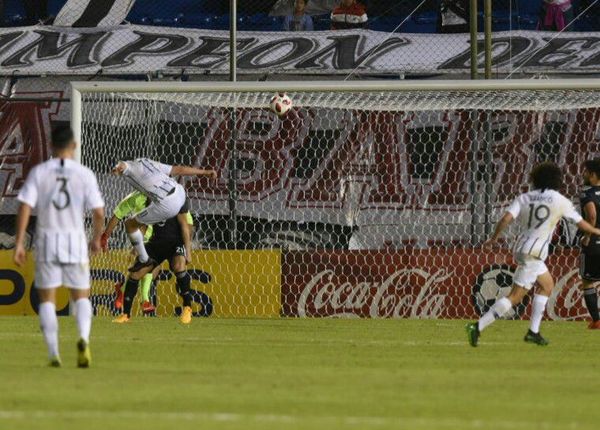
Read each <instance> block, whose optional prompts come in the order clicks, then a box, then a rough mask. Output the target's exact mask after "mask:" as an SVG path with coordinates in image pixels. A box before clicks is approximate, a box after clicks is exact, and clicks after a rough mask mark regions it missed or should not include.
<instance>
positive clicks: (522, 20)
mask: <svg viewBox="0 0 600 430" xmlns="http://www.w3.org/2000/svg"><path fill="white" fill-rule="evenodd" d="M481 1H482V0H480V2H481ZM541 1H542V0H499V1H495V2H494V14H493V26H494V31H505V30H510V29H512V30H535V29H536V25H537V20H538V12H539V8H540V3H541ZM65 2H66V0H49V5H48V12H49V14H50V15H56V14H57V13H58V11H59V10H60V8H61V7H62V6H63V5H64V3H65ZM275 2H276V0H247V1H244V2H239V3H240V4H239V6H238V22H237V24H238V29H239V30H247V31H277V30H280V29H281V20H282V18H281V17H273V16H269V11H270V10H271V8H272V7H273V5H274V4H275ZM511 2H512V4H511ZM4 3H5V5H4V9H5V10H4V16H3V17H0V22H1V23H3V25H4V26H20V25H26V24H27V22H26V19H25V13H24V10H23V5H22V1H21V0H4ZM364 3H366V4H367V8H368V15H369V28H370V29H372V30H378V31H393V30H395V29H396V28H397V27H398V26H399V25H400V23H402V22H403V21H404V20H405V19H406V18H407V17H409V18H408V19H406V22H404V24H402V26H401V27H400V28H399V30H398V31H400V32H406V33H435V32H436V27H437V19H438V7H439V0H428V1H426V2H425V4H423V6H421V7H420V8H418V10H417V11H416V12H415V13H414V14H413V15H412V16H411V13H412V12H413V10H414V8H415V6H416V2H414V1H411V0H400V1H394V0H377V1H374V0H371V1H364ZM573 4H574V7H575V10H576V11H577V13H579V12H582V11H583V10H585V8H586V7H587V6H588V5H589V4H590V1H589V0H574V1H573ZM228 5H229V2H228V1H227V0H172V1H169V2H160V1H154V0H138V1H136V3H135V5H134V7H133V9H132V10H131V12H130V13H129V15H128V17H127V20H128V21H129V22H131V23H133V24H143V25H157V26H171V27H189V28H202V29H214V30H224V29H228V28H229V6H228ZM482 11H483V7H481V8H480V11H479V24H480V26H483V14H482ZM599 12H600V5H598V6H593V7H592V8H591V9H590V10H589V11H588V12H587V13H585V14H583V15H582V16H581V17H580V18H579V19H578V20H577V22H576V23H575V24H574V26H573V30H575V31H594V30H596V31H597V30H599V29H600V22H599V21H600V19H599ZM314 22H315V30H328V29H329V28H330V25H331V24H330V21H329V16H328V15H319V16H315V17H314ZM481 28H482V27H481Z"/></svg>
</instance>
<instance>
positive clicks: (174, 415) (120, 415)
mask: <svg viewBox="0 0 600 430" xmlns="http://www.w3.org/2000/svg"><path fill="white" fill-rule="evenodd" d="M53 418H59V419H65V418H67V419H103V418H111V419H114V418H117V419H135V420H140V419H154V420H156V419H162V420H171V421H177V420H178V421H198V420H204V421H213V422H250V421H254V422H262V423H288V424H289V423H302V422H307V421H320V422H328V423H330V424H333V423H339V424H344V425H349V426H360V427H364V426H366V425H370V426H390V425H393V426H395V427H396V428H402V427H405V428H411V429H412V428H415V426H418V427H424V428H437V429H439V428H460V429H465V428H469V429H489V428H505V429H515V428H538V429H554V428H560V429H561V430H565V429H580V428H583V427H582V423H580V422H570V423H564V424H560V425H559V424H558V423H556V422H544V421H507V420H502V421H491V420H482V419H473V420H462V419H459V418H415V417H378V416H362V417H361V416H318V415H286V414H239V413H232V412H142V411H91V410H81V411H60V412H58V411H44V410H37V411H35V410H34V411H18V410H13V411H8V410H0V420H39V419H53ZM307 424H308V423H307Z"/></svg>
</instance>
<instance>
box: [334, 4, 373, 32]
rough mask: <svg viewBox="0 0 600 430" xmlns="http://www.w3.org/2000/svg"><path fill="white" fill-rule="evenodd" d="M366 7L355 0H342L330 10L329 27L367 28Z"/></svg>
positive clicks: (341, 28)
mask: <svg viewBox="0 0 600 430" xmlns="http://www.w3.org/2000/svg"><path fill="white" fill-rule="evenodd" d="M367 24H368V17H367V9H366V8H365V6H364V5H362V4H361V3H359V2H357V1H356V0H342V1H341V2H340V5H339V6H338V7H336V8H335V9H333V12H331V29H332V30H347V29H351V28H367Z"/></svg>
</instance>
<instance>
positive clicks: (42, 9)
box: [23, 0, 49, 25]
mask: <svg viewBox="0 0 600 430" xmlns="http://www.w3.org/2000/svg"><path fill="white" fill-rule="evenodd" d="M23 6H24V7H25V20H26V23H27V24H28V25H35V24H38V23H39V22H40V21H41V22H43V23H44V24H46V23H47V21H48V18H49V17H48V0H23Z"/></svg>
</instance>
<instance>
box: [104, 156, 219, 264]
mask: <svg viewBox="0 0 600 430" xmlns="http://www.w3.org/2000/svg"><path fill="white" fill-rule="evenodd" d="M113 173H114V174H115V175H117V176H122V177H123V179H125V180H126V181H127V182H128V183H129V184H130V185H131V186H132V187H133V188H134V189H136V190H137V191H139V192H141V193H142V194H144V195H145V196H146V197H147V198H148V199H149V200H150V204H149V205H148V206H147V207H146V208H145V209H144V210H142V211H141V212H138V213H137V214H135V215H133V216H132V217H130V218H128V219H127V220H126V221H125V230H126V231H127V235H128V237H129V240H130V242H131V245H132V246H133V248H134V249H135V251H136V252H137V255H138V257H137V259H136V261H135V263H134V264H133V266H131V267H130V268H129V271H130V272H139V271H140V270H141V269H143V268H145V267H152V266H155V265H156V262H155V261H153V260H152V259H151V258H150V257H149V256H148V252H147V251H146V247H145V245H144V235H143V234H142V231H141V230H140V228H141V227H142V226H148V225H153V224H157V223H162V222H165V221H167V220H168V219H169V218H173V217H175V216H177V215H178V214H179V213H180V210H181V208H182V207H183V206H184V205H185V203H186V199H187V196H186V192H185V190H184V188H183V186H182V185H181V184H179V183H178V182H177V181H176V180H175V179H174V178H172V176H203V177H207V178H211V179H216V178H217V172H216V171H215V170H204V169H198V168H196V167H191V166H171V165H168V164H163V163H159V162H157V161H154V160H150V159H148V158H138V159H136V160H130V161H119V162H118V163H117V165H116V166H115V167H114V168H113ZM188 246H189V245H188ZM186 252H187V253H188V256H189V255H191V249H189V248H188V249H186Z"/></svg>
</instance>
